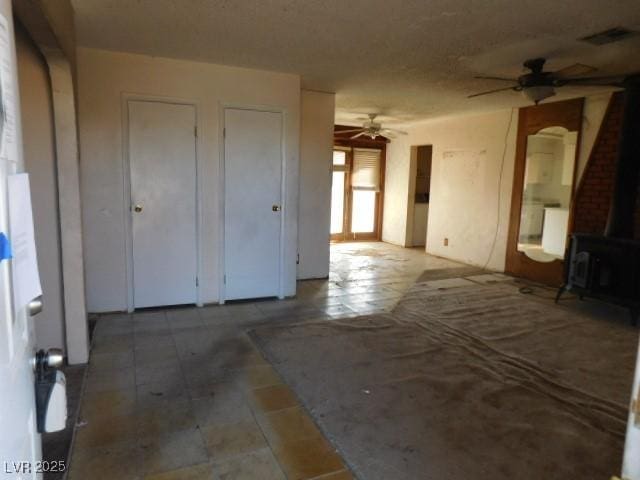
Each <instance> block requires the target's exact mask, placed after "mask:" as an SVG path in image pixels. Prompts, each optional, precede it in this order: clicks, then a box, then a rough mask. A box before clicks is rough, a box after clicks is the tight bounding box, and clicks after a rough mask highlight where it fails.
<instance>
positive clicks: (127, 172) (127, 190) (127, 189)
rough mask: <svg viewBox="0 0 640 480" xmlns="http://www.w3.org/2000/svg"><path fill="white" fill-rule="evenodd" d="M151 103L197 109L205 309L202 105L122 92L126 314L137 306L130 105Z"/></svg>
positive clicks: (198, 255)
mask: <svg viewBox="0 0 640 480" xmlns="http://www.w3.org/2000/svg"><path fill="white" fill-rule="evenodd" d="M131 101H137V102H151V103H165V104H170V105H186V106H191V107H193V108H194V115H195V118H194V122H195V127H196V133H197V134H196V135H195V152H194V153H195V157H196V158H195V162H196V164H195V170H196V178H195V185H196V191H195V198H196V212H195V214H196V215H195V217H196V218H195V228H196V235H195V237H196V277H197V279H198V281H197V282H196V285H195V289H196V291H195V294H196V295H195V300H196V306H198V307H202V306H203V303H202V295H201V292H202V289H201V283H202V251H201V248H202V241H201V238H200V235H201V230H202V229H201V224H202V183H201V182H202V178H201V177H202V175H201V174H200V172H201V169H202V165H200V151H201V148H202V147H201V145H200V138H201V132H202V128H201V125H200V115H199V108H200V104H199V103H198V102H197V101H193V100H189V99H183V98H177V97H164V96H158V95H146V94H139V93H128V92H123V93H122V94H121V97H120V105H121V115H122V192H123V196H122V198H123V206H122V217H123V231H124V243H125V245H124V247H125V271H126V275H125V291H126V298H127V301H126V306H127V312H128V313H132V312H133V311H134V310H135V305H134V291H133V290H134V285H133V227H132V217H131V203H132V201H131V200H132V199H131V161H130V158H129V150H130V148H129V108H128V106H129V102H131Z"/></svg>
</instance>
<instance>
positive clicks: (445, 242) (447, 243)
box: [444, 238, 449, 247]
mask: <svg viewBox="0 0 640 480" xmlns="http://www.w3.org/2000/svg"><path fill="white" fill-rule="evenodd" d="M444 246H445V247H448V246H449V239H448V238H445V239H444Z"/></svg>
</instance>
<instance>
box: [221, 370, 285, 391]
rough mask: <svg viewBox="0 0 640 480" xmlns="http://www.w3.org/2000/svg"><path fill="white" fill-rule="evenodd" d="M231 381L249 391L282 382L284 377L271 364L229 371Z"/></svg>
mask: <svg viewBox="0 0 640 480" xmlns="http://www.w3.org/2000/svg"><path fill="white" fill-rule="evenodd" d="M229 376H230V381H232V382H234V383H237V384H238V385H239V386H240V387H241V388H243V389H245V390H247V391H249V390H253V389H256V388H262V387H268V386H271V385H278V384H281V383H282V379H281V378H280V376H279V375H278V374H277V373H276V371H275V370H274V369H273V368H272V367H271V366H270V365H260V366H253V367H246V368H240V369H237V370H230V371H229Z"/></svg>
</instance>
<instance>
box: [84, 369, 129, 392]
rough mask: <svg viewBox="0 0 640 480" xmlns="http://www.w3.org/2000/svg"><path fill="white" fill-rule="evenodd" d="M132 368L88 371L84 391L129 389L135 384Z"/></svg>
mask: <svg viewBox="0 0 640 480" xmlns="http://www.w3.org/2000/svg"><path fill="white" fill-rule="evenodd" d="M135 383H136V380H135V374H134V371H133V369H124V370H113V371H109V372H89V375H87V380H86V385H85V392H87V393H92V392H106V391H108V390H131V389H132V388H133V387H134V386H135Z"/></svg>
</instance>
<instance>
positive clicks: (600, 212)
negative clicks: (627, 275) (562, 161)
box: [573, 93, 640, 238]
mask: <svg viewBox="0 0 640 480" xmlns="http://www.w3.org/2000/svg"><path fill="white" fill-rule="evenodd" d="M622 110H623V96H622V94H620V93H616V94H614V95H613V96H612V98H611V103H610V105H609V109H608V111H607V114H606V115H605V117H604V118H603V120H602V126H601V127H600V134H599V135H598V137H597V138H596V143H595V144H594V146H593V150H592V152H591V156H590V158H589V162H588V163H587V166H586V168H585V171H584V174H583V177H582V181H581V183H580V185H579V188H578V192H577V194H576V198H575V204H574V205H575V207H574V208H575V210H574V228H573V230H574V232H576V233H595V234H602V233H604V229H605V226H606V224H607V216H608V214H609V205H610V202H611V193H612V191H613V177H614V171H615V163H616V156H617V154H618V139H619V136H620V126H621V123H622ZM638 234H640V212H636V238H639V237H638Z"/></svg>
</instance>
